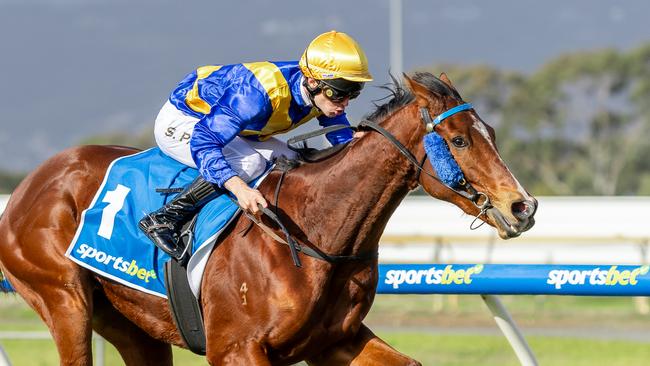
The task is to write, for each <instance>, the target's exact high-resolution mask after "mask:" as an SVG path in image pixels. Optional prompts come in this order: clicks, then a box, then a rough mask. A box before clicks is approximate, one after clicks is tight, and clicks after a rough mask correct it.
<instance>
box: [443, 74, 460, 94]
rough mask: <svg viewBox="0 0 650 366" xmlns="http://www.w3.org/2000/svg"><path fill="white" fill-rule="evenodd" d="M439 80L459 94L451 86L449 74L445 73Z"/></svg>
mask: <svg viewBox="0 0 650 366" xmlns="http://www.w3.org/2000/svg"><path fill="white" fill-rule="evenodd" d="M438 79H440V80H441V81H442V82H443V83H445V84H447V86H448V87H450V88H451V90H454V91H456V92H458V91H457V90H456V88H455V87H454V86H453V85H452V84H451V80H449V77H448V76H447V74H445V73H444V72H443V73H441V74H440V77H439V78H438Z"/></svg>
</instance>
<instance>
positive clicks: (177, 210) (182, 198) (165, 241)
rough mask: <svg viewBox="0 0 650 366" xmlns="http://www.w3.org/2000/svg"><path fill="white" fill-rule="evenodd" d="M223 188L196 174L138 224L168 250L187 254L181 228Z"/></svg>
mask: <svg viewBox="0 0 650 366" xmlns="http://www.w3.org/2000/svg"><path fill="white" fill-rule="evenodd" d="M222 192H223V191H222V190H221V189H219V188H216V187H215V185H213V184H212V183H210V182H208V181H206V180H205V179H203V178H202V177H200V176H199V177H198V178H196V179H195V180H194V181H193V182H192V184H190V185H189V186H188V187H187V188H185V190H184V191H183V192H181V193H179V194H178V195H177V196H176V197H174V198H173V199H172V200H171V201H170V202H169V203H167V204H166V205H165V206H163V207H161V208H160V209H158V210H157V211H154V212H152V213H150V214H148V215H147V216H145V217H143V218H142V219H141V220H140V222H139V224H138V226H139V227H140V229H141V230H142V231H144V233H145V234H147V236H148V237H149V239H151V241H153V243H154V244H156V246H157V247H158V248H160V249H162V251H164V252H165V253H167V254H169V255H170V256H171V257H173V258H176V259H181V258H182V257H183V256H184V254H185V248H184V247H183V245H182V241H181V240H179V236H180V230H181V228H182V227H183V225H185V223H187V222H188V221H189V220H190V219H191V218H192V217H193V216H194V215H195V214H196V213H197V212H199V210H200V209H201V207H203V205H205V204H206V203H208V202H209V201H210V200H212V199H214V198H215V197H217V196H218V195H219V194H221V193H222Z"/></svg>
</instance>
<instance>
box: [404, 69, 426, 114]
mask: <svg viewBox="0 0 650 366" xmlns="http://www.w3.org/2000/svg"><path fill="white" fill-rule="evenodd" d="M402 76H403V77H404V80H406V83H407V84H408V86H409V89H411V91H412V92H413V95H415V99H416V101H417V103H418V106H419V107H427V106H428V105H429V100H430V98H431V91H429V89H427V87H426V86H424V85H422V84H420V83H418V82H417V81H415V80H413V79H411V78H410V77H409V76H408V75H406V73H404V74H402Z"/></svg>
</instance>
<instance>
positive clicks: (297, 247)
mask: <svg viewBox="0 0 650 366" xmlns="http://www.w3.org/2000/svg"><path fill="white" fill-rule="evenodd" d="M471 109H473V107H472V105H471V104H469V103H465V104H461V105H459V106H456V107H453V108H450V109H448V110H446V111H445V112H443V113H441V114H440V115H438V116H437V117H436V118H435V119H431V115H430V114H429V110H428V109H426V108H420V116H421V118H422V122H423V124H424V127H425V129H426V130H427V132H428V133H435V132H434V129H435V127H436V126H437V125H439V124H440V123H442V122H443V121H444V120H445V119H447V118H449V117H451V116H453V115H454V114H456V113H460V112H464V111H469V110H471ZM359 127H367V128H369V129H371V130H374V131H376V132H379V133H380V134H381V135H382V136H384V137H385V138H386V139H388V141H390V143H391V144H393V146H395V147H396V148H397V149H398V150H399V151H400V153H402V155H404V156H405V157H406V159H407V160H408V161H409V162H411V163H412V164H413V165H414V166H415V167H416V168H417V169H416V171H417V172H416V176H415V180H416V181H417V182H418V183H419V184H420V185H422V181H421V180H420V178H421V176H422V175H421V173H424V174H426V175H427V176H429V177H430V178H432V179H435V180H436V181H438V182H439V183H440V184H442V185H444V186H445V187H447V188H449V189H450V190H451V191H453V192H455V193H456V194H458V195H460V196H462V197H464V198H466V199H468V200H469V201H471V202H472V203H473V204H474V205H475V206H476V207H477V208H478V209H479V213H478V215H476V217H475V218H474V221H472V223H471V224H470V229H472V230H475V229H478V228H479V227H480V226H481V225H483V224H484V223H485V222H484V221H481V223H480V224H479V225H476V226H475V225H474V224H475V223H476V221H478V220H479V219H480V217H481V216H482V215H484V214H485V213H486V212H487V210H489V209H490V208H492V207H493V206H492V204H491V203H490V199H489V197H488V196H487V195H486V194H485V193H483V192H479V191H477V190H476V189H475V188H474V187H473V186H472V185H471V184H470V183H469V182H468V181H467V180H466V179H465V178H464V177H463V178H461V179H460V180H459V181H458V182H456V186H458V187H460V188H462V189H457V188H456V187H454V186H452V185H450V184H446V183H445V182H443V181H442V180H441V179H440V178H438V177H437V176H435V175H433V174H431V173H429V172H428V171H426V170H425V169H424V168H423V166H424V162H425V161H426V160H427V156H428V154H427V152H426V150H425V152H424V156H423V157H422V160H421V161H418V160H417V158H416V157H415V155H413V153H412V152H411V151H409V149H408V148H407V147H406V146H404V144H402V143H401V142H400V141H399V140H398V139H397V138H396V137H395V136H393V134H391V133H390V132H389V131H388V130H386V129H385V128H383V127H381V126H380V125H379V124H377V123H375V122H373V121H370V120H362V121H361V122H360V123H359ZM343 128H350V126H347V125H334V126H329V127H326V128H324V129H321V130H320V131H316V132H311V133H307V134H304V135H299V136H295V137H293V138H291V139H289V141H287V143H288V145H289V147H290V148H292V149H294V150H299V148H297V147H294V146H292V145H293V144H295V143H297V142H299V141H304V140H307V139H309V138H311V137H315V136H318V135H321V134H325V133H328V132H332V131H335V130H339V129H343ZM285 173H286V171H283V172H282V174H281V176H280V179H279V180H278V183H277V186H276V190H275V207H276V209H277V207H278V197H279V192H280V186H281V185H282V180H283V178H284V175H285ZM233 201H234V202H235V203H237V201H236V200H233ZM259 208H260V210H261V211H262V212H263V213H264V215H266V216H267V217H268V218H269V219H271V221H273V222H274V223H275V224H276V225H278V227H279V228H280V230H281V231H282V233H283V234H284V236H285V238H281V237H280V236H278V235H277V234H275V233H274V232H273V230H272V229H271V228H269V227H268V226H266V225H265V224H264V223H262V221H261V220H259V219H258V218H256V217H255V216H253V215H251V214H250V213H248V212H247V211H246V210H243V212H244V214H245V215H246V216H247V217H248V218H249V219H250V220H251V221H253V223H255V224H256V225H258V226H259V227H260V228H261V229H262V230H263V231H264V232H266V233H267V234H268V235H270V236H271V237H272V238H273V239H275V240H276V241H277V242H279V243H282V244H286V245H288V246H289V249H290V251H291V258H292V260H293V262H294V264H295V265H296V267H301V266H302V264H301V261H300V258H299V257H298V253H299V252H302V253H303V254H305V255H308V256H310V257H313V258H316V259H320V260H323V261H326V262H329V263H332V264H337V263H345V262H355V261H370V260H375V259H377V256H378V255H377V254H378V253H377V252H367V253H362V254H360V255H329V254H326V253H324V252H322V251H320V250H318V249H317V248H311V247H309V246H305V245H302V244H300V243H298V242H296V240H295V239H293V237H292V236H291V234H290V233H289V230H288V229H287V228H286V227H285V226H284V225H283V223H282V221H281V220H280V218H279V215H278V212H273V211H271V210H270V209H268V208H264V207H262V206H261V205H259Z"/></svg>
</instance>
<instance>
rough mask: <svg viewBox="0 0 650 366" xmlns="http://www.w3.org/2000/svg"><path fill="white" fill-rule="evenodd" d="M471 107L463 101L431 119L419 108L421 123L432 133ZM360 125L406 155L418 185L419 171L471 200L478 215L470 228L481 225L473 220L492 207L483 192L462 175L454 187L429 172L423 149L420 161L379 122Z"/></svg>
mask: <svg viewBox="0 0 650 366" xmlns="http://www.w3.org/2000/svg"><path fill="white" fill-rule="evenodd" d="M472 109H473V107H472V105H471V104H469V103H464V104H461V105H458V106H456V107H453V108H450V109H448V110H446V111H444V112H443V113H441V114H440V115H438V116H437V117H436V118H435V119H431V114H430V113H429V110H428V109H427V108H425V107H421V108H420V118H421V120H422V123H423V124H424V128H425V129H426V131H427V132H428V133H434V130H435V127H436V126H437V125H439V124H440V123H442V122H443V121H444V120H445V119H447V118H449V117H451V116H453V115H455V114H457V113H460V112H464V111H470V110H472ZM359 126H360V127H367V128H370V129H372V130H374V131H377V132H379V133H380V134H381V135H382V136H384V137H385V138H386V139H387V140H388V141H390V143H391V144H393V145H394V146H395V147H396V148H397V149H398V150H399V152H400V153H402V155H404V156H405V157H406V159H407V160H408V161H409V162H411V163H412V164H413V165H414V166H415V167H416V168H417V169H416V171H417V172H416V176H415V180H416V181H418V182H419V184H420V185H422V181H421V180H420V177H421V173H424V174H426V175H427V176H428V177H430V178H432V179H435V180H436V181H438V182H439V183H440V184H442V185H444V186H445V187H447V188H449V189H450V190H451V191H453V192H455V193H456V194H458V195H460V196H462V197H464V198H466V199H468V200H469V201H471V202H472V203H473V204H474V206H476V208H478V209H479V213H478V215H476V217H475V219H474V221H473V222H472V224H471V225H470V229H472V230H475V229H478V228H479V227H480V226H481V225H483V223H484V222H481V224H479V225H477V226H475V225H474V224H475V222H476V221H477V220H479V218H480V217H481V216H482V215H484V214H485V213H486V212H487V210H488V209H490V208H492V207H493V206H492V203H491V202H490V198H489V197H488V196H487V194H485V193H484V192H479V191H477V190H476V189H475V188H474V187H473V186H472V185H471V184H470V183H469V182H468V181H467V180H466V179H465V178H464V177H463V178H461V179H460V180H459V181H458V182H457V186H458V187H460V188H461V189H458V188H456V187H455V186H452V185H449V184H447V183H445V182H443V181H442V180H440V178H438V177H437V176H435V175H433V174H431V173H429V172H428V171H426V170H425V169H424V168H423V166H424V162H425V161H426V160H427V157H428V154H427V152H426V151H425V152H424V156H423V157H422V160H421V161H418V160H417V158H416V157H415V155H413V153H412V152H411V151H409V149H408V148H407V147H406V146H404V144H402V143H401V142H400V141H399V140H398V139H397V138H396V137H395V136H393V135H392V134H391V133H390V132H388V130H386V129H385V128H383V127H381V126H380V125H379V124H377V123H375V122H373V121H370V120H367V119H366V120H362V121H361V122H360V123H359Z"/></svg>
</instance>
